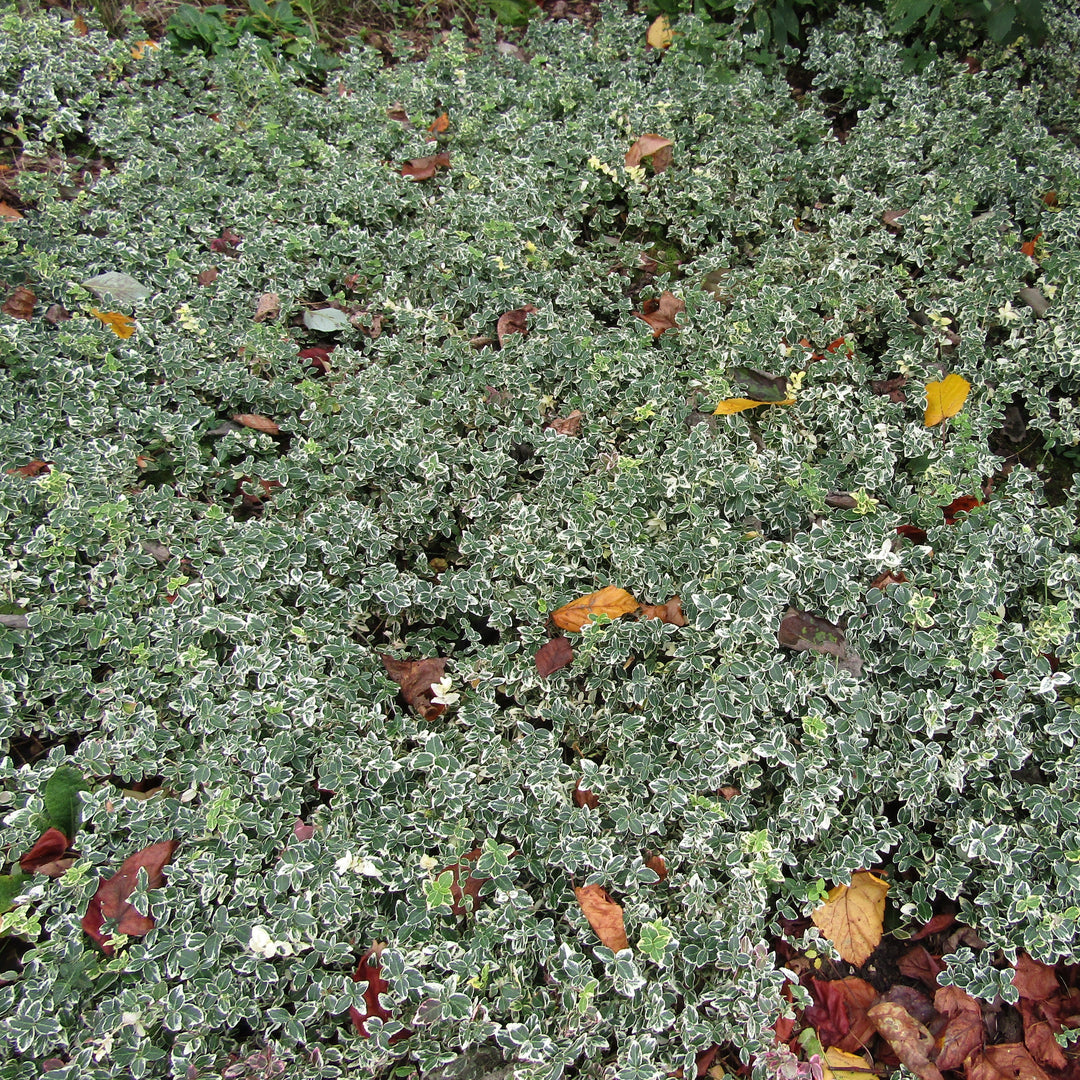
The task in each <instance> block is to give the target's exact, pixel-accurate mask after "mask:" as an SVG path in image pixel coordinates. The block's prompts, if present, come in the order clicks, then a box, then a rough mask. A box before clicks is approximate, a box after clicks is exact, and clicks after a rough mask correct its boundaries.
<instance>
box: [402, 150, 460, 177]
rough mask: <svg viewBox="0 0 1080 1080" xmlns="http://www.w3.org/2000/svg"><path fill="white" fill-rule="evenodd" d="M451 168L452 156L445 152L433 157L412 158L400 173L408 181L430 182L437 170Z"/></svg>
mask: <svg viewBox="0 0 1080 1080" xmlns="http://www.w3.org/2000/svg"><path fill="white" fill-rule="evenodd" d="M449 168H450V155H449V154H448V153H446V152H445V151H444V152H443V153H441V154H432V155H431V157H422V158H412V159H411V160H409V161H406V162H405V164H404V165H402V166H401V168H400V169H399V170H398V172H399V173H400V174H401V175H402V176H404V177H405V178H406V179H408V180H430V179H431V178H432V177H433V176H434V175H435V172H436V170H437V169H449Z"/></svg>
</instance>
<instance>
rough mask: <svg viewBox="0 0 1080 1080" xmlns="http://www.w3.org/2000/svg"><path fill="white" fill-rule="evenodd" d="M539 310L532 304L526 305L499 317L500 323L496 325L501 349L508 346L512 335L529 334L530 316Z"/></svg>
mask: <svg viewBox="0 0 1080 1080" xmlns="http://www.w3.org/2000/svg"><path fill="white" fill-rule="evenodd" d="M537 310H538V309H537V308H535V307H534V306H533V305H532V304H526V305H525V306H524V307H521V308H517V309H516V310H514V311H508V312H506V313H505V314H504V315H500V316H499V321H498V323H496V325H495V335H496V337H498V339H499V348H500V349H501V348H502V347H503V346H504V345H505V344H506V339H507V338H508V337H509V336H510V335H511V334H528V332H529V325H528V320H529V316H530V315H532V314H533V312H534V311H537Z"/></svg>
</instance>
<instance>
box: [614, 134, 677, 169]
mask: <svg viewBox="0 0 1080 1080" xmlns="http://www.w3.org/2000/svg"><path fill="white" fill-rule="evenodd" d="M671 147H672V142H671V140H670V139H665V138H664V136H663V135H642V136H641V137H640V138H639V139H638V140H637V141H636V142H635V143H634V145H633V146H631V147H630V149H629V150H627V151H626V156H625V158H624V161H625V162H626V167H627V168H628V169H633V168H635V167H636V166H638V165H640V164H641V163H642V162H643V161H644V160H645V159H646V158H648V159H650V161H651V163H652V169H653V172H654V173H662V172H663V171H664V170H665V169H666V168H668V167H669V166H670V165H671V162H672V157H673V151H672V149H671Z"/></svg>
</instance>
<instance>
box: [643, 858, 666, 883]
mask: <svg viewBox="0 0 1080 1080" xmlns="http://www.w3.org/2000/svg"><path fill="white" fill-rule="evenodd" d="M645 865H646V866H647V867H648V868H649V869H650V870H651V871H652V872H653V873H654V874H655V875H656V876H657V877H658V878H659V879H660V880H661V881H663V880H664V879H665V878H666V877H667V863H666V862H664V856H663V855H650V856H649V857H648V858H647V859H646V860H645Z"/></svg>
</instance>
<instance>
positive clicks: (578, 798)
mask: <svg viewBox="0 0 1080 1080" xmlns="http://www.w3.org/2000/svg"><path fill="white" fill-rule="evenodd" d="M574 803H575V805H577V806H583V807H587V808H588V809H590V810H595V809H596V808H597V807H598V806H599V805H600V799H599V796H597V795H596V794H595V792H592V791H589V789H588V788H583V787H582V786H581V778H580V777H579V778H578V782H577V786H576V787H575V788H574Z"/></svg>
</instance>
